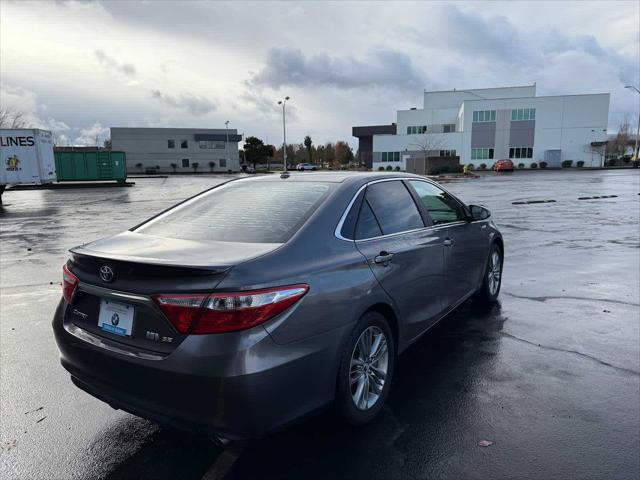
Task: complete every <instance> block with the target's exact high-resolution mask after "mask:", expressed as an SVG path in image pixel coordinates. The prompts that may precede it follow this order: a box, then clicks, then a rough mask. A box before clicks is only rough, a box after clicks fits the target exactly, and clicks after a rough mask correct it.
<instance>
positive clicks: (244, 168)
mask: <svg viewBox="0 0 640 480" xmlns="http://www.w3.org/2000/svg"><path fill="white" fill-rule="evenodd" d="M242 171H243V172H244V173H256V169H255V168H253V166H251V165H242Z"/></svg>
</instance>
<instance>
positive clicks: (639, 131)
mask: <svg viewBox="0 0 640 480" xmlns="http://www.w3.org/2000/svg"><path fill="white" fill-rule="evenodd" d="M624 88H629V89H632V90H635V91H636V93H637V94H638V95H640V90H638V87H634V86H633V85H627V86H626V87H624ZM638 137H640V111H638V129H637V130H636V144H635V146H634V147H633V155H634V157H635V161H636V162H637V161H638V160H640V159H639V158H638V153H640V152H638ZM635 165H637V163H636V164H635Z"/></svg>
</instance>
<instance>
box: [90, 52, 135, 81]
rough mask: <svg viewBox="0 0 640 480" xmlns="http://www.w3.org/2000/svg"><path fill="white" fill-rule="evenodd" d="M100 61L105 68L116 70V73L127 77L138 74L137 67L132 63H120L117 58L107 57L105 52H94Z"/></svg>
mask: <svg viewBox="0 0 640 480" xmlns="http://www.w3.org/2000/svg"><path fill="white" fill-rule="evenodd" d="M93 53H94V54H95V56H96V58H97V59H98V62H100V64H101V65H102V66H104V67H105V68H107V69H109V70H115V71H116V72H119V73H122V74H123V75H126V76H127V77H133V76H135V74H136V67H134V66H133V65H132V64H130V63H126V62H122V63H121V62H118V61H117V60H116V59H115V58H113V57H110V56H109V55H107V54H106V53H105V52H104V51H103V50H99V49H98V50H96V51H95V52H93Z"/></svg>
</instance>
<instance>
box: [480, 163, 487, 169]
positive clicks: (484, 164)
mask: <svg viewBox="0 0 640 480" xmlns="http://www.w3.org/2000/svg"><path fill="white" fill-rule="evenodd" d="M478 168H479V169H480V170H486V169H487V164H486V163H481V164H480V166H479V167H478Z"/></svg>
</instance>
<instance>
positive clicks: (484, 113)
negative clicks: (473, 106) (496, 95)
mask: <svg viewBox="0 0 640 480" xmlns="http://www.w3.org/2000/svg"><path fill="white" fill-rule="evenodd" d="M473 121H474V122H495V121H496V111H495V110H476V111H474V112H473Z"/></svg>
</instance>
